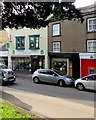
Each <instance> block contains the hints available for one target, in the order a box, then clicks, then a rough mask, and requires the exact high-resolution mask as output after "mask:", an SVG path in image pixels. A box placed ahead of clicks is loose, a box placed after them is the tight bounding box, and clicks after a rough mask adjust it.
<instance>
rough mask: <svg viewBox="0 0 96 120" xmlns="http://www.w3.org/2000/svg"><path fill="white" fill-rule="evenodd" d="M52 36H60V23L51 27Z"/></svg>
mask: <svg viewBox="0 0 96 120" xmlns="http://www.w3.org/2000/svg"><path fill="white" fill-rule="evenodd" d="M52 35H53V36H58V35H60V23H58V24H53V26H52Z"/></svg>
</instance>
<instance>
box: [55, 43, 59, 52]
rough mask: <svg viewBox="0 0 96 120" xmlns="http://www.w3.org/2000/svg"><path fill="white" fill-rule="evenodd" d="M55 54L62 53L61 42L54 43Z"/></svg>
mask: <svg viewBox="0 0 96 120" xmlns="http://www.w3.org/2000/svg"><path fill="white" fill-rule="evenodd" d="M53 52H60V42H53Z"/></svg>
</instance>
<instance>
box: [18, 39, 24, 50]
mask: <svg viewBox="0 0 96 120" xmlns="http://www.w3.org/2000/svg"><path fill="white" fill-rule="evenodd" d="M16 49H25V37H16Z"/></svg>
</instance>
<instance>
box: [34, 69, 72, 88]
mask: <svg viewBox="0 0 96 120" xmlns="http://www.w3.org/2000/svg"><path fill="white" fill-rule="evenodd" d="M32 79H33V81H34V82H35V83H39V82H40V81H42V82H50V83H55V84H58V85H59V86H64V85H73V84H74V78H72V77H71V76H68V75H64V74H63V73H62V72H60V71H58V70H54V69H38V70H36V71H35V72H34V73H33V74H32Z"/></svg>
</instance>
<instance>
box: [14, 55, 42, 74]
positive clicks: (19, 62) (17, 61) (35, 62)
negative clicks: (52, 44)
mask: <svg viewBox="0 0 96 120" xmlns="http://www.w3.org/2000/svg"><path fill="white" fill-rule="evenodd" d="M39 68H44V56H35V55H34V56H31V55H30V56H21V57H20V56H18V57H17V56H16V57H12V69H13V70H15V71H32V72H34V71H35V70H37V69H39Z"/></svg>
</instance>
